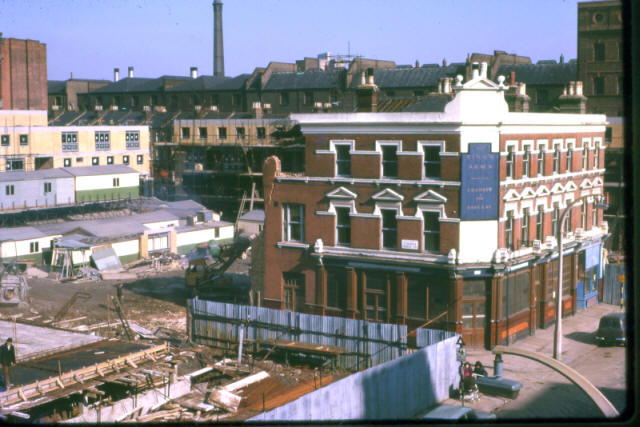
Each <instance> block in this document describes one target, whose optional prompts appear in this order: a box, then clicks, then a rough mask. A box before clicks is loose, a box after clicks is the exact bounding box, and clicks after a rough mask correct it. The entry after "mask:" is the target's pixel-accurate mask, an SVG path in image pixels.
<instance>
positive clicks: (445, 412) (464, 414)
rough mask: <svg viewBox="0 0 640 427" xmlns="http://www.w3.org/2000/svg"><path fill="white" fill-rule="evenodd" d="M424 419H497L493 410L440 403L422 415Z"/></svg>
mask: <svg viewBox="0 0 640 427" xmlns="http://www.w3.org/2000/svg"><path fill="white" fill-rule="evenodd" d="M420 418H421V419H423V420H495V419H496V414H494V413H493V412H484V411H478V410H476V409H473V408H470V407H468V406H457V405H440V406H437V407H436V408H433V409H430V410H429V411H427V412H426V413H425V414H424V415H422V416H420Z"/></svg>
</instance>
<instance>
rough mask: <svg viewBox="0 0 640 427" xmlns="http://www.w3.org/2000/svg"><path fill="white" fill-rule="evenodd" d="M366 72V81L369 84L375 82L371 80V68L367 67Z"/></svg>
mask: <svg viewBox="0 0 640 427" xmlns="http://www.w3.org/2000/svg"><path fill="white" fill-rule="evenodd" d="M367 74H368V75H369V76H368V81H367V83H369V84H370V85H372V84H375V83H374V81H373V68H367Z"/></svg>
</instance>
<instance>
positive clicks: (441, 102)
mask: <svg viewBox="0 0 640 427" xmlns="http://www.w3.org/2000/svg"><path fill="white" fill-rule="evenodd" d="M449 101H451V96H449V95H446V94H431V95H427V96H425V97H424V98H421V99H419V100H418V101H416V102H415V104H413V105H410V106H408V107H407V108H405V109H404V110H403V111H407V112H416V113H418V112H419V113H444V108H445V106H446V105H447V104H448V103H449Z"/></svg>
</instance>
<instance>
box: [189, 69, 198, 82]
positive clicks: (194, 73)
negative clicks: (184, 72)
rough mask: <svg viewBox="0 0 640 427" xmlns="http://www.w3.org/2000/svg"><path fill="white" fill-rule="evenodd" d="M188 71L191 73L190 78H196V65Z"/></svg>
mask: <svg viewBox="0 0 640 427" xmlns="http://www.w3.org/2000/svg"><path fill="white" fill-rule="evenodd" d="M189 71H190V73H191V78H192V79H196V78H198V67H191V69H190V70H189Z"/></svg>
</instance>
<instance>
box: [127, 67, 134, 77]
mask: <svg viewBox="0 0 640 427" xmlns="http://www.w3.org/2000/svg"><path fill="white" fill-rule="evenodd" d="M128 76H129V78H133V67H129V71H128Z"/></svg>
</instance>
